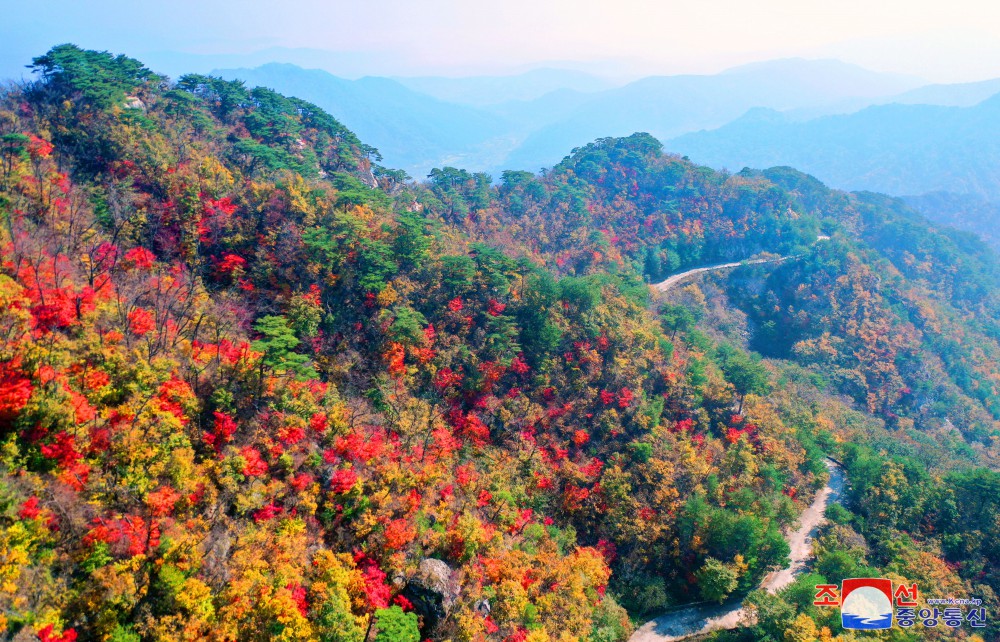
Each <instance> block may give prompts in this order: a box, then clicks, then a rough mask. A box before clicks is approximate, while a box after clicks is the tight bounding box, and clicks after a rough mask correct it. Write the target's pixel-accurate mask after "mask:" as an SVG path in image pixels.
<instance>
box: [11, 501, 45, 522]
mask: <svg viewBox="0 0 1000 642" xmlns="http://www.w3.org/2000/svg"><path fill="white" fill-rule="evenodd" d="M41 512H42V510H41V509H40V508H39V507H38V498H37V497H35V496H34V495H32V496H31V497H29V498H28V499H27V500H26V501H25V502H24V503H23V504H21V508H20V510H18V511H17V516H18V518H20V519H35V518H36V517H38V515H39V514H40V513H41Z"/></svg>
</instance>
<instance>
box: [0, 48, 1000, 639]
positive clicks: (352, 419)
mask: <svg viewBox="0 0 1000 642" xmlns="http://www.w3.org/2000/svg"><path fill="white" fill-rule="evenodd" d="M34 65H35V69H36V70H37V71H38V73H39V77H38V80H37V82H34V83H32V84H30V85H28V86H26V87H8V88H7V89H6V90H5V92H4V93H3V95H2V97H0V142H2V149H0V213H2V215H3V223H4V225H3V228H2V232H0V234H2V242H3V245H2V261H3V263H2V271H3V274H2V276H0V298H2V305H0V329H2V334H0V439H2V448H0V472H2V477H0V547H2V548H0V550H2V552H3V555H0V577H2V578H3V582H2V583H0V614H2V618H0V626H2V627H3V631H4V633H5V635H7V636H9V637H12V638H15V639H29V640H30V639H34V638H35V637H37V638H39V639H42V640H47V641H50V640H67V641H68V640H73V639H81V640H106V639H113V640H147V639H148V640H153V639H157V640H160V639H162V640H166V639H218V640H270V639H286V640H293V639H296V640H297V639H303V640H313V639H318V640H338V641H339V640H363V639H366V637H368V636H370V637H371V638H373V639H376V640H413V641H416V640H418V639H422V638H429V639H453V640H483V639H490V640H518V641H526V640H531V641H533V642H543V641H545V640H568V639H579V640H608V641H611V640H623V639H625V638H627V636H628V634H629V632H630V630H631V621H630V617H629V616H630V615H631V616H636V617H638V616H639V615H641V614H643V613H646V612H650V611H655V610H657V609H660V608H663V607H665V606H669V605H671V604H677V603H682V602H687V601H690V600H691V599H692V598H693V597H694V598H704V599H724V598H725V597H726V596H728V595H730V594H732V593H734V592H745V591H747V590H749V589H750V588H751V587H753V586H755V585H756V584H757V582H758V581H759V579H760V578H761V577H762V576H763V575H764V574H765V573H767V572H768V570H770V569H772V568H775V567H778V566H780V565H781V564H782V563H783V562H784V560H785V557H786V555H787V544H786V543H785V541H784V539H783V538H782V536H781V531H782V529H783V528H784V527H786V526H789V525H790V524H791V523H793V522H794V520H795V518H796V515H797V513H798V511H800V510H801V508H802V507H803V505H804V502H806V501H808V498H809V496H810V495H811V493H812V492H813V490H814V489H815V488H817V487H819V486H820V485H821V484H822V482H823V480H824V479H825V476H826V474H827V473H826V471H825V467H824V465H823V457H824V454H825V453H834V454H837V455H840V456H841V457H843V458H844V460H845V463H846V465H847V468H848V472H849V474H850V476H851V479H852V489H853V492H854V495H853V498H852V499H853V502H852V505H851V508H852V510H853V511H854V512H853V513H852V512H847V511H845V512H844V513H843V514H839V515H838V516H837V520H838V525H837V527H836V528H835V529H833V530H832V531H831V532H830V533H829V534H828V535H827V536H826V539H824V540H823V541H822V542H821V543H822V546H823V549H822V551H821V555H820V557H819V558H818V564H817V573H818V574H819V575H817V576H809V578H806V579H804V580H803V581H804V582H806V583H805V584H803V585H801V586H800V585H796V586H795V587H793V588H795V589H796V590H797V592H793V593H789V594H788V595H784V594H783V595H782V596H779V597H775V598H774V599H775V600H780V601H781V602H780V604H778V603H768V605H765V606H766V608H763V607H762V609H763V610H762V611H761V617H760V618H759V622H758V625H757V628H756V629H753V630H750V629H747V630H744V631H743V632H741V633H737V634H736V635H750V636H754V637H757V638H760V637H763V636H767V635H769V636H774V637H776V638H778V637H781V636H782V635H783V633H784V631H785V630H787V629H791V630H796V629H797V628H800V627H801V626H805V625H804V621H805V620H802V619H801V618H805V619H806V620H808V621H809V622H810V623H812V626H813V627H816V626H817V625H819V626H830V625H831V621H830V620H829V617H828V614H824V613H817V612H815V611H816V610H815V609H811V607H809V606H808V605H807V604H806V601H805V600H804V599H803V597H802V595H803V589H802V586H806V587H808V582H809V581H812V579H816V578H817V577H819V578H820V579H823V580H830V581H839V580H840V579H842V578H843V577H850V576H855V575H856V574H857V573H867V572H871V573H880V572H886V573H892V574H894V575H896V576H898V577H901V578H908V579H911V580H913V581H919V582H924V583H929V582H931V581H933V582H934V583H936V584H937V585H938V586H948V587H951V588H954V589H955V590H956V591H958V592H964V593H975V594H976V595H977V596H981V597H983V599H985V600H986V601H987V604H988V606H989V607H990V608H995V606H996V591H997V590H1000V582H998V579H1000V578H998V576H997V573H996V570H995V568H993V567H992V566H990V560H994V559H996V557H997V551H996V542H997V541H998V539H997V536H998V535H1000V532H998V528H1000V527H998V521H997V515H998V514H1000V507H998V505H997V502H998V501H1000V499H998V498H1000V493H996V492H992V490H991V489H995V488H996V487H997V486H998V485H1000V482H998V477H997V474H996V473H994V472H991V471H990V470H989V469H988V468H987V467H985V466H995V465H996V457H997V440H996V436H997V428H996V417H997V412H998V407H997V390H996V387H995V386H996V372H995V369H996V367H997V365H996V364H997V363H998V361H997V359H996V354H997V341H998V335H997V332H996V330H997V328H996V323H997V320H998V318H1000V317H998V315H997V309H996V300H995V298H996V295H995V292H996V288H995V282H996V278H997V277H996V275H997V268H996V259H995V257H994V256H993V255H992V254H991V253H990V252H989V251H988V250H986V249H985V248H984V247H983V246H982V245H979V244H977V243H975V242H973V241H970V240H969V239H967V238H966V237H962V236H953V235H950V234H949V233H946V232H942V231H940V230H938V229H937V228H934V227H933V226H931V225H930V224H928V223H926V222H925V221H924V220H923V219H921V218H920V217H919V216H917V215H915V214H913V213H912V212H910V211H909V210H907V209H906V208H905V207H904V206H903V205H902V204H901V203H900V202H898V201H893V200H891V199H886V198H884V197H880V196H875V195H868V194H859V195H849V194H844V193H840V192H833V191H830V190H827V189H826V188H824V187H823V186H822V185H820V184H818V183H817V182H816V181H814V180H813V179H810V178H809V177H807V176H804V175H801V174H798V173H796V172H793V171H785V170H782V171H776V172H771V173H767V174H755V173H747V174H741V175H735V176H729V175H725V174H720V173H717V172H714V171H712V170H709V169H707V168H703V167H698V166H695V165H693V164H691V163H689V162H687V161H684V160H682V159H679V158H677V157H673V156H668V155H664V154H663V153H662V150H661V148H660V145H659V144H658V143H657V142H656V141H655V140H654V139H652V138H651V137H650V136H648V135H642V134H636V135H634V136H631V137H628V138H623V139H601V140H598V141H596V142H595V143H592V144H590V145H587V146H585V147H583V148H580V149H578V150H576V151H575V152H574V153H573V154H572V155H571V156H570V157H568V158H567V159H566V160H565V161H563V162H562V163H561V164H559V165H558V166H557V167H555V168H553V170H552V171H550V172H548V173H546V174H545V175H542V176H537V175H533V174H530V173H526V172H508V173H505V174H504V175H503V177H502V181H501V182H500V184H499V186H497V187H494V186H493V185H492V184H491V180H490V178H489V177H487V176H485V175H477V174H469V173H467V172H464V171H462V170H458V169H453V168H443V169H440V170H435V171H434V172H433V173H432V175H431V177H430V181H429V182H428V183H426V184H406V183H404V182H403V181H402V175H401V173H400V172H397V171H393V170H390V169H386V168H383V167H380V166H378V165H377V164H375V160H376V159H377V158H378V156H377V151H376V150H375V149H373V148H371V147H369V146H367V145H365V144H364V143H363V142H361V141H360V140H359V139H358V138H357V137H356V136H355V135H354V134H353V133H352V132H351V131H349V130H348V129H347V128H345V127H344V126H343V125H341V124H340V122H339V121H337V120H336V119H335V118H334V117H333V116H331V115H329V114H327V113H325V112H323V111H322V110H320V109H318V108H317V107H315V106H314V105H312V104H311V103H308V102H305V101H302V100H299V99H294V98H286V97H284V96H281V95H279V94H277V93H275V92H272V91H269V90H263V89H254V90H248V89H247V88H246V87H244V86H243V85H242V84H241V83H238V82H231V81H225V80H222V79H218V78H211V77H204V76H187V77H183V78H181V79H180V80H178V81H177V82H176V83H172V82H170V81H169V80H167V79H165V78H162V77H160V76H158V75H156V74H154V73H152V72H151V71H150V70H148V69H146V68H145V67H144V66H143V65H142V64H141V63H139V62H138V61H135V60H132V59H129V58H127V57H124V56H118V57H115V56H112V55H110V54H106V53H101V52H93V51H84V50H81V49H78V48H76V47H74V46H72V45H64V46H60V47H56V48H54V49H53V50H51V51H50V52H49V53H48V54H46V55H45V56H42V57H40V58H37V59H36V60H35V61H34ZM820 233H827V234H830V235H832V239H831V240H830V241H829V242H828V243H824V244H814V241H815V239H816V237H817V235H818V234H820ZM760 252H773V253H780V254H786V255H794V256H796V257H798V258H797V259H796V260H794V261H789V262H786V263H785V264H782V267H780V268H779V269H777V270H774V271H769V272H766V273H765V272H759V273H758V272H756V271H755V270H756V269H757V268H753V267H748V268H742V269H741V271H740V272H738V273H737V274H736V275H735V276H734V278H735V279H739V280H742V282H743V283H744V286H743V287H737V286H735V285H733V286H731V289H730V290H727V289H726V288H727V287H730V286H726V285H725V284H719V285H717V286H713V287H709V285H711V284H705V288H706V290H705V291H702V290H701V289H700V288H698V287H692V288H687V289H685V290H684V291H683V295H682V298H681V299H680V300H678V301H672V302H661V301H654V300H651V298H650V296H651V295H650V291H649V288H648V287H647V285H646V284H645V283H644V281H643V275H646V276H647V277H648V278H653V279H655V278H660V277H662V276H663V275H665V274H668V273H670V272H671V271H673V270H676V269H679V268H682V267H685V266H691V265H697V264H700V263H702V262H707V261H712V260H716V259H741V258H745V257H747V256H750V255H753V254H757V253H760ZM735 282H736V281H734V283H735ZM726 306H729V307H726ZM810 315H811V316H810ZM730 316H733V317H736V323H735V325H736V326H739V325H740V324H741V323H742V324H743V326H744V327H745V329H746V331H745V332H742V333H741V332H729V331H728V330H727V328H728V327H730V326H731V325H732V324H730V325H727V323H726V321H727V320H730V319H729V317H730ZM810 318H812V319H814V320H813V321H811V322H810V321H809V319H810ZM748 346H750V347H753V348H754V349H756V350H758V351H760V352H762V353H763V354H764V355H765V356H767V357H768V359H766V360H762V359H761V358H760V356H758V355H754V354H753V353H751V352H748V351H747V349H746V348H747V347H748ZM945 425H954V426H955V427H956V428H957V430H948V429H945V428H944V426H945ZM852 574H855V575H852ZM809 598H810V601H811V595H810V596H809ZM760 599H763V598H760ZM810 609H811V610H810ZM796 618H799V619H796Z"/></svg>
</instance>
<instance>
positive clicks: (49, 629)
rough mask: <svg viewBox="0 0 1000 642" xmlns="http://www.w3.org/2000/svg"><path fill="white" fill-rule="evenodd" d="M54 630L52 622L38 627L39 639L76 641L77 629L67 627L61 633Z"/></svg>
mask: <svg viewBox="0 0 1000 642" xmlns="http://www.w3.org/2000/svg"><path fill="white" fill-rule="evenodd" d="M53 631H54V628H53V626H52V625H51V624H48V625H46V626H45V627H44V628H41V629H38V639H39V640H40V641H41V642H76V631H75V630H73V629H65V630H64V631H63V632H62V633H60V634H59V635H56V634H55V633H53Z"/></svg>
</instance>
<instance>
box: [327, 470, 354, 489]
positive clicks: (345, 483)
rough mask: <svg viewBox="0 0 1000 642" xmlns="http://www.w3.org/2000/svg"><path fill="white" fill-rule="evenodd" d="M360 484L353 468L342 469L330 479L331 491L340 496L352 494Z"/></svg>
mask: <svg viewBox="0 0 1000 642" xmlns="http://www.w3.org/2000/svg"><path fill="white" fill-rule="evenodd" d="M357 482H358V475H357V473H355V472H354V469H353V468H341V469H340V470H337V471H335V472H334V473H333V475H331V477H330V490H332V491H333V492H335V493H338V494H344V493H347V492H350V490H351V489H352V488H354V484H356V483H357Z"/></svg>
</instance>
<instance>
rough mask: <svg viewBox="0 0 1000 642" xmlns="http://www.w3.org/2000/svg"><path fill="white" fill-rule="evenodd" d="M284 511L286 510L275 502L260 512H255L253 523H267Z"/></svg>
mask: <svg viewBox="0 0 1000 642" xmlns="http://www.w3.org/2000/svg"><path fill="white" fill-rule="evenodd" d="M283 510H284V509H283V508H281V506H278V505H277V504H275V503H274V502H271V503H270V504H268V505H267V506H264V507H263V508H261V509H260V510H256V511H254V513H253V521H254V522H256V523H258V524H259V523H261V522H266V521H268V520H271V519H274V518H275V517H277V516H278V515H280V514H281V512H282V511H283Z"/></svg>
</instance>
